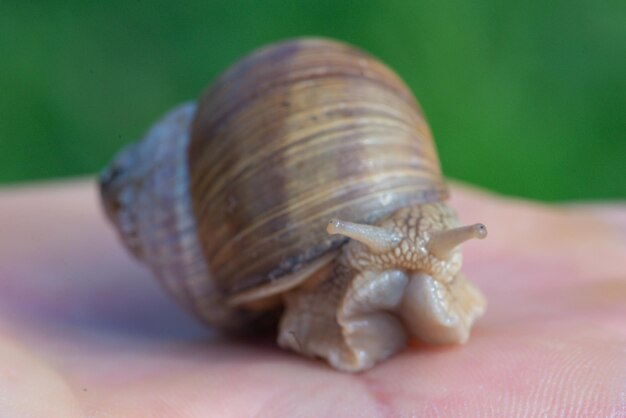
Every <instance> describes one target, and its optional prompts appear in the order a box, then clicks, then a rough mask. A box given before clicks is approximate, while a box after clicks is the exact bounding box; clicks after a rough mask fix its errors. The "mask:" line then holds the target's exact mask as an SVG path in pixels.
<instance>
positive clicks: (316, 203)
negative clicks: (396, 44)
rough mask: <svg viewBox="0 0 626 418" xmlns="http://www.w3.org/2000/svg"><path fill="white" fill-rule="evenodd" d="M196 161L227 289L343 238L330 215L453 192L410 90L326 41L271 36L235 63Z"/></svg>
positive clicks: (203, 124) (193, 169)
mask: <svg viewBox="0 0 626 418" xmlns="http://www.w3.org/2000/svg"><path fill="white" fill-rule="evenodd" d="M189 170H190V171H189V172H190V192H191V195H192V206H193V212H194V213H195V218H196V224H197V228H198V237H199V240H200V243H201V246H202V251H203V253H204V255H205V258H206V260H207V261H208V263H209V265H210V268H211V273H212V275H213V277H214V279H215V280H216V282H217V285H218V287H219V288H220V289H222V291H223V292H225V293H227V294H234V293H237V292H239V291H242V290H245V289H249V288H251V287H255V286H257V285H260V284H263V283H265V282H267V281H270V280H280V278H281V277H285V275H286V274H288V273H291V272H293V271H295V270H298V269H299V268H301V267H302V266H303V265H305V263H308V262H310V261H311V260H313V259H315V258H317V257H319V256H321V255H322V254H324V253H326V252H328V251H330V250H332V249H333V248H336V247H338V246H339V245H341V243H342V242H344V239H343V238H339V237H330V236H328V235H327V233H326V231H325V227H326V224H327V222H328V220H329V219H331V218H334V217H337V218H341V219H346V220H350V221H352V222H361V223H363V222H374V221H376V220H378V219H380V218H382V217H384V216H387V215H389V214H390V213H392V212H393V211H395V210H397V209H399V208H401V207H405V206H408V205H410V204H415V203H424V202H430V201H436V200H442V199H444V198H445V197H447V188H446V185H445V183H444V180H443V178H442V176H441V171H440V167H439V162H438V158H437V155H436V150H435V146H434V143H433V140H432V137H431V133H430V129H429V127H428V124H427V122H426V120H425V119H424V116H423V115H422V113H421V111H420V109H419V105H418V104H417V102H416V101H415V99H414V98H413V96H412V94H411V93H410V91H409V89H408V88H407V87H406V86H405V85H404V83H403V82H402V81H401V80H400V79H399V78H398V76H396V75H395V73H393V72H392V71H391V70H390V69H389V68H387V67H386V66H385V65H384V64H382V63H380V62H379V61H377V60H376V59H374V58H372V57H371V56H369V55H367V54H365V53H363V52H361V51H359V50H357V49H355V48H353V47H351V46H348V45H345V44H342V43H338V42H334V41H328V40H322V39H301V40H295V41H287V42H282V43H278V44H275V45H271V46H269V47H266V48H264V49H261V50H259V51H257V52H255V53H253V54H251V55H249V56H248V57H246V58H244V59H243V60H241V61H239V62H238V63H236V64H235V65H234V66H232V67H231V68H230V69H228V70H227V71H226V72H225V73H224V74H223V75H222V76H221V77H220V78H219V79H218V80H217V81H216V82H215V83H214V84H213V85H212V86H211V87H210V88H209V89H208V90H207V92H206V93H205V94H204V95H203V97H202V99H201V100H200V102H199V106H198V110H197V113H196V117H195V119H194V121H193V127H192V134H191V142H190V146H189Z"/></svg>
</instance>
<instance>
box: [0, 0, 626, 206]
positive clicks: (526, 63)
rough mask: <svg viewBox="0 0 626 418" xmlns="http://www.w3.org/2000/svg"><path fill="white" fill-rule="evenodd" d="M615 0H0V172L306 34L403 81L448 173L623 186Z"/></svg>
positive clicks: (621, 40)
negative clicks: (362, 52)
mask: <svg viewBox="0 0 626 418" xmlns="http://www.w3.org/2000/svg"><path fill="white" fill-rule="evenodd" d="M624 5H625V3H623V2H618V1H615V2H604V1H597V2H590V1H577V0H574V1H551V2H545V1H536V0H532V1H527V2H523V3H522V2H513V1H509V2H502V1H498V0H481V1H474V2H454V3H451V2H445V1H382V0H381V1H337V0H332V1H331V0H315V1H290V2H287V1H278V0H270V1H232V0H231V1H226V0H213V1H209V2H204V1H188V2H185V1H179V2H173V1H156V2H145V1H132V2H128V1H109V2H85V1H63V2H61V1H49V2H44V1H30V2H26V1H19V2H18V1H9V2H7V1H4V2H2V3H1V4H0V54H1V55H0V59H1V65H0V183H11V182H17V181H23V180H33V179H42V178H51V177H61V176H71V175H77V174H84V173H91V172H94V171H96V170H99V169H100V168H101V167H102V166H104V165H105V164H106V163H107V161H108V160H109V159H110V157H111V156H112V155H113V153H114V152H115V151H116V150H117V149H118V148H119V147H120V146H121V145H122V144H124V143H126V142H129V141H132V140H134V139H136V138H138V137H140V136H141V135H142V133H143V132H144V131H145V130H146V129H147V128H148V126H149V125H150V124H151V123H152V122H153V121H154V120H155V119H156V118H158V117H159V116H160V115H162V114H163V113H164V112H165V111H166V110H167V109H169V108H171V107H172V106H173V105H175V104H177V103H179V102H181V101H184V100H188V99H190V98H194V97H196V96H197V95H198V94H199V93H200V91H201V90H202V89H203V88H204V87H205V85H206V84H208V82H209V81H210V80H211V79H213V78H214V77H215V76H216V75H217V74H218V73H219V72H220V71H221V70H223V69H224V68H225V67H226V66H227V65H228V64H230V63H232V62H233V61H234V60H236V59H237V58H239V57H240V56H242V55H243V54H245V53H247V52H249V51H250V50H252V49H254V48H256V47H258V46H260V45H262V44H265V43H267V42H270V41H275V40H278V39H282V38H287V37H293V36H302V35H321V36H328V37H334V38H339V39H343V40H345V41H348V42H351V43H354V44H356V45H358V46H360V47H362V48H364V49H366V50H368V51H370V52H371V53H373V54H374V55H376V56H378V57H379V58H381V59H382V60H383V61H385V62H386V63H388V64H389V65H390V66H391V67H392V68H394V69H395V70H396V71H397V72H398V73H399V74H400V75H401V76H402V77H403V78H404V79H405V80H406V81H407V83H408V84H409V85H410V86H411V87H412V89H413V91H414V92H415V94H416V96H417V97H418V99H419V100H420V102H421V104H422V106H423V108H424V110H425V112H426V114H427V116H428V118H429V120H430V123H431V127H432V129H433V132H434V134H435V138H436V140H437V145H438V149H439V153H440V157H441V161H442V164H443V167H444V171H445V172H446V174H447V175H448V176H451V177H455V178H459V179H463V180H464V181H467V182H472V183H476V184H478V185H482V186H484V187H487V188H490V189H493V190H496V191H500V192H504V193H507V194H512V195H519V196H525V197H530V198H537V199H543V200H563V199H582V198H626V114H625V113H626V13H625V12H626V10H625V6H624Z"/></svg>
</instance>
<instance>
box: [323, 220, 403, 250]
mask: <svg viewBox="0 0 626 418" xmlns="http://www.w3.org/2000/svg"><path fill="white" fill-rule="evenodd" d="M326 231H327V232H328V233H329V234H332V235H335V234H338V235H343V236H346V237H348V238H351V239H353V240H355V241H358V242H360V243H361V244H363V245H365V246H367V247H368V248H369V249H370V251H372V252H374V253H377V254H381V253H384V252H387V251H389V250H391V249H392V248H393V247H395V246H396V245H398V243H399V242H400V241H401V240H402V237H401V236H400V235H398V234H396V233H395V232H393V231H389V230H387V229H384V228H381V227H378V226H372V225H366V224H357V223H352V222H346V221H341V220H339V219H331V221H330V222H329V223H328V226H327V227H326Z"/></svg>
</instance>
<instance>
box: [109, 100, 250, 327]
mask: <svg viewBox="0 0 626 418" xmlns="http://www.w3.org/2000/svg"><path fill="white" fill-rule="evenodd" d="M195 111H196V105H195V103H187V104H184V105H181V106H178V107H176V108H175V109H173V110H172V111H170V112H169V113H168V114H167V115H165V116H164V117H163V118H162V119H161V120H160V121H158V122H157V123H156V124H155V125H154V127H153V128H152V129H151V130H150V131H149V132H148V133H147V134H146V136H145V137H144V138H143V140H142V141H140V142H137V143H135V144H131V145H129V146H127V147H126V148H124V149H123V150H122V151H121V152H120V153H119V154H118V155H117V156H116V158H115V159H114V161H113V163H112V164H111V165H110V166H109V167H107V169H105V170H104V171H103V172H102V174H101V176H100V192H101V195H102V201H103V203H104V208H105V212H106V214H107V216H108V217H109V219H110V220H111V221H112V222H113V224H114V225H115V226H116V227H117V230H118V233H119V235H120V237H121V239H122V242H123V243H124V245H125V246H126V247H127V248H128V249H129V250H130V251H131V252H132V253H133V255H134V256H135V257H137V258H138V259H139V260H141V261H142V262H143V263H145V264H146V265H147V266H148V267H150V269H151V270H152V271H153V273H154V274H155V276H156V277H157V278H158V279H159V282H160V283H161V284H162V285H163V287H165V288H166V289H167V291H168V292H169V293H170V294H172V295H173V296H174V297H175V299H176V300H177V302H178V303H179V304H180V305H181V306H183V307H185V308H186V309H187V310H190V311H191V312H193V313H194V314H195V315H196V316H197V317H199V318H200V319H202V320H203V321H205V322H208V323H216V324H221V325H222V326H223V327H227V328H232V329H238V328H239V327H240V326H241V325H243V324H245V323H246V322H248V321H249V320H250V319H251V314H250V313H246V312H242V311H237V310H233V309H232V308H230V307H228V306H226V304H225V302H224V297H223V295H222V294H221V292H220V290H219V289H218V288H217V287H216V283H215V281H214V280H212V278H211V274H210V271H209V269H208V265H207V263H206V261H205V259H204V255H203V254H202V249H201V247H200V245H199V242H198V238H197V234H196V228H197V226H196V222H195V219H194V215H193V211H192V207H191V195H190V193H189V171H188V169H187V148H188V144H189V130H190V125H191V120H192V118H193V116H194V114H195Z"/></svg>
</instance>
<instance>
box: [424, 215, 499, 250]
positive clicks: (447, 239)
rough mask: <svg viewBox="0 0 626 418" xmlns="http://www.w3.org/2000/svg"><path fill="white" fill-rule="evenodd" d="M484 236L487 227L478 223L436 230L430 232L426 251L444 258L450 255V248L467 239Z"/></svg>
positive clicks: (452, 248)
mask: <svg viewBox="0 0 626 418" xmlns="http://www.w3.org/2000/svg"><path fill="white" fill-rule="evenodd" d="M486 236H487V228H486V227H485V225H483V224H480V223H479V224H474V225H468V226H462V227H459V228H453V229H447V230H445V231H437V232H434V233H433V234H432V237H431V238H430V241H429V242H428V244H427V248H428V251H430V252H431V253H432V254H433V255H435V256H436V257H438V258H440V259H446V258H448V257H449V256H450V254H451V252H452V250H454V249H455V248H456V247H457V246H459V245H460V244H462V243H464V242H465V241H469V240H470V239H473V238H477V239H483V238H485V237H486Z"/></svg>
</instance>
